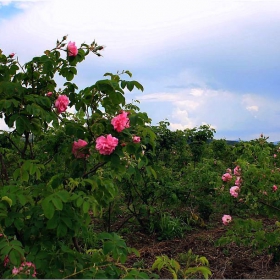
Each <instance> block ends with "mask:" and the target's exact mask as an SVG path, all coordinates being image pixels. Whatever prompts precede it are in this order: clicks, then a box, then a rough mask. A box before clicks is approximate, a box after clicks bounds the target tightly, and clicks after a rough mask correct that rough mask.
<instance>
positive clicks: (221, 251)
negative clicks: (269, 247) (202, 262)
mask: <svg viewBox="0 0 280 280" xmlns="http://www.w3.org/2000/svg"><path fill="white" fill-rule="evenodd" d="M224 233H225V227H224V226H223V225H218V224H217V227H215V228H212V229H205V228H201V229H194V230H193V231H191V232H188V233H186V234H185V236H184V237H183V238H180V239H175V240H165V241H158V239H157V237H156V235H147V234H143V233H140V232H136V233H135V232H131V233H129V234H125V236H124V235H123V237H124V238H125V240H126V242H127V245H128V246H130V247H133V248H136V249H137V250H139V252H140V254H141V256H140V258H137V257H136V256H131V257H130V259H129V264H131V265H133V264H135V263H137V262H138V263H139V262H140V263H141V262H142V264H144V267H146V268H148V267H151V266H152V264H153V262H154V261H155V258H156V256H160V255H163V254H166V255H168V256H169V257H172V258H175V259H176V256H178V254H180V253H184V252H188V250H189V249H192V252H193V253H194V254H197V255H200V256H205V257H206V258H207V259H208V261H209V266H210V269H211V272H212V276H211V277H210V279H280V263H274V261H273V257H272V256H271V255H267V254H263V255H256V254H253V253H254V252H253V251H252V249H250V248H241V247H238V246H236V245H235V244H229V245H226V246H223V247H217V246H215V244H214V243H215V241H216V240H217V239H219V238H220V237H221V236H222V235H223V234H224ZM155 273H157V274H159V275H160V278H162V279H171V278H172V275H171V274H170V273H169V272H167V271H161V272H157V271H155ZM195 278H201V279H203V276H202V275H201V277H199V276H198V277H197V276H196V277H195Z"/></svg>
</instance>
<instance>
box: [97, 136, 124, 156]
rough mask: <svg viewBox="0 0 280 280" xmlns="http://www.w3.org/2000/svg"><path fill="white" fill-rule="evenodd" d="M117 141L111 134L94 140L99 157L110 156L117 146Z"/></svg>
mask: <svg viewBox="0 0 280 280" xmlns="http://www.w3.org/2000/svg"><path fill="white" fill-rule="evenodd" d="M118 142H119V140H118V139H117V138H116V137H113V136H112V135H111V134H109V135H107V136H106V137H105V136H99V137H98V138H97V139H96V146H95V148H96V150H98V151H99V153H100V154H101V155H110V154H111V153H112V152H113V151H114V150H115V148H116V147H117V145H118Z"/></svg>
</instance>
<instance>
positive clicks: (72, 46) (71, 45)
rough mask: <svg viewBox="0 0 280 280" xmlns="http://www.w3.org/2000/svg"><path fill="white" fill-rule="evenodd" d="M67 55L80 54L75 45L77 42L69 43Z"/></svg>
mask: <svg viewBox="0 0 280 280" xmlns="http://www.w3.org/2000/svg"><path fill="white" fill-rule="evenodd" d="M67 54H68V56H76V55H77V54H78V49H77V47H76V45H75V42H71V41H70V42H69V43H68V45H67Z"/></svg>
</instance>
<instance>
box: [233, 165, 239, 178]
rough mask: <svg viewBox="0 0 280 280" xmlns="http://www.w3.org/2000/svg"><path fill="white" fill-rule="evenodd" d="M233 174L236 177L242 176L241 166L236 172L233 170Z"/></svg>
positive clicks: (236, 168)
mask: <svg viewBox="0 0 280 280" xmlns="http://www.w3.org/2000/svg"><path fill="white" fill-rule="evenodd" d="M233 174H234V175H236V176H241V168H240V166H239V165H237V166H236V167H235V168H234V170H233Z"/></svg>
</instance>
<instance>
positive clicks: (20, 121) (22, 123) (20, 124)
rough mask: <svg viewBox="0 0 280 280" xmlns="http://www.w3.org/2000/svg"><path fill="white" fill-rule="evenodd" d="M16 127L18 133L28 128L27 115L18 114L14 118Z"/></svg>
mask: <svg viewBox="0 0 280 280" xmlns="http://www.w3.org/2000/svg"><path fill="white" fill-rule="evenodd" d="M16 129H17V132H18V133H19V134H23V132H24V131H29V130H30V121H29V120H28V118H27V117H25V116H22V115H19V116H18V118H17V119H16Z"/></svg>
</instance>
